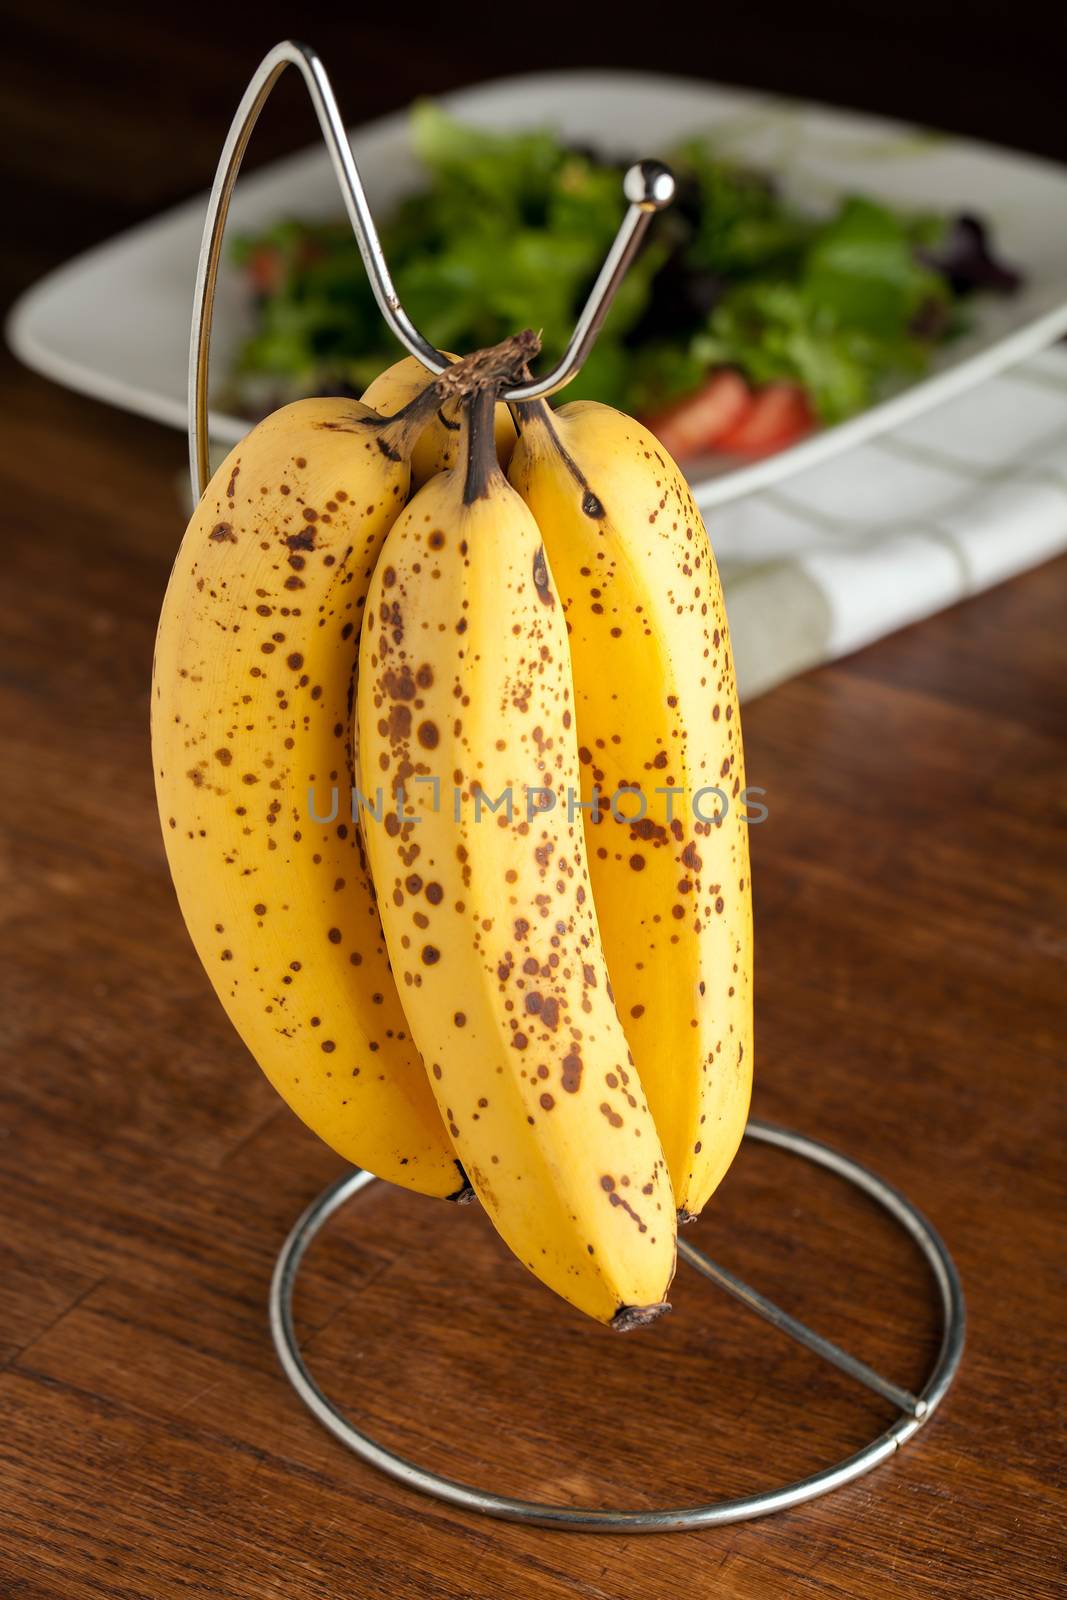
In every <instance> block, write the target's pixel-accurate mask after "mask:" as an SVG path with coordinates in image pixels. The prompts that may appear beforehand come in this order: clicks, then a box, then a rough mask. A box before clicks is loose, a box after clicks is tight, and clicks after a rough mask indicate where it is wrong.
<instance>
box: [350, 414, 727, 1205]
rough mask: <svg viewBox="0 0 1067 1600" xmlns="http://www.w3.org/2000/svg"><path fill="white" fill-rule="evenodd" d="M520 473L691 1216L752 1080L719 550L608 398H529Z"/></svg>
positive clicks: (640, 432)
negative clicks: (557, 612) (565, 651)
mask: <svg viewBox="0 0 1067 1600" xmlns="http://www.w3.org/2000/svg"><path fill="white" fill-rule="evenodd" d="M510 476H511V481H512V483H513V484H514V486H515V488H516V489H517V490H518V491H519V493H520V494H521V495H522V497H523V499H524V500H525V501H526V503H527V505H528V506H529V507H530V510H531V511H532V512H533V514H534V517H535V518H536V520H537V523H538V526H539V527H540V529H541V532H542V534H543V536H544V541H545V550H546V553H547V556H548V560H549V564H550V566H551V568H552V572H553V574H554V576H555V580H556V583H557V585H558V589H559V593H560V596H561V598H562V602H563V609H564V612H565V614H566V618H567V627H568V630H569V633H570V648H571V659H572V663H573V671H574V689H575V717H576V721H577V733H578V742H579V745H580V747H581V760H582V798H583V800H584V801H587V802H588V801H589V800H590V799H591V797H592V791H593V789H594V787H597V788H598V789H599V790H600V792H601V795H602V797H603V803H602V807H601V809H600V813H599V815H600V820H599V821H598V822H594V821H593V820H592V814H591V813H586V817H585V832H586V842H587V853H588V856H589V866H590V875H591V878H592V883H593V894H594V898H595V901H596V908H597V913H598V915H599V918H600V923H601V927H602V928H603V930H604V949H605V953H606V956H607V962H608V969H609V971H610V972H611V977H612V983H613V985H614V988H615V998H616V1001H617V1003H618V1006H619V1014H620V1016H621V1017H622V1020H623V1025H624V1027H625V1029H626V1033H627V1036H628V1038H629V1041H630V1045H631V1047H632V1049H633V1053H634V1059H635V1061H636V1062H637V1068H638V1072H639V1073H640V1076H641V1082H642V1084H643V1086H644V1090H645V1093H646V1095H647V1096H648V1101H649V1105H650V1106H651V1108H652V1112H653V1115H654V1117H655V1120H656V1126H657V1128H658V1130H659V1134H660V1138H661V1140H662V1141H663V1148H664V1152H665V1154H666V1157H667V1164H668V1167H669V1169H670V1175H671V1181H672V1184H673V1187H674V1194H675V1199H676V1202H677V1205H678V1208H679V1216H680V1219H681V1220H683V1221H684V1220H688V1218H689V1217H691V1216H695V1215H696V1214H697V1213H699V1211H700V1210H701V1207H702V1206H703V1205H704V1204H705V1202H706V1201H707V1199H708V1197H709V1196H710V1195H711V1193H712V1192H713V1190H714V1189H715V1187H716V1185H717V1184H718V1183H719V1181H720V1179H721V1178H722V1177H723V1175H724V1173H725V1172H726V1170H727V1168H728V1167H729V1165H730V1162H731V1161H732V1159H733V1156H734V1154H735V1152H736V1150H737V1147H738V1144H739V1143H740V1140H741V1136H742V1133H743V1132H744V1126H745V1121H746V1118H747V1115H748V1105H749V1098H750V1093H751V1083H752V911H751V890H750V879H749V860H748V838H747V825H746V823H745V822H744V820H743V819H742V810H743V798H742V791H743V790H744V786H745V776H744V757H743V753H742V748H741V724H740V718H739V715H738V704H737V692H736V686H735V680H734V670H733V661H732V657H731V652H730V638H729V633H728V630H727V626H726V614H725V611H724V609H723V599H722V590H721V587H720V584H719V577H718V572H717V569H716V565H715V558H714V556H713V554H712V551H711V548H710V546H709V544H708V539H707V535H706V533H705V530H704V524H703V522H702V521H701V518H700V513H699V512H698V511H697V508H696V506H695V505H694V503H693V500H692V497H691V495H690V493H689V489H688V486H687V484H686V482H685V479H684V478H683V477H682V475H681V473H680V472H679V471H678V469H677V467H676V466H675V464H674V462H673V461H672V460H671V459H670V457H669V456H668V455H667V453H666V451H665V450H664V449H663V447H662V445H660V444H659V443H658V441H657V440H656V439H655V438H654V437H653V436H652V435H651V434H650V433H648V432H647V431H646V429H644V428H642V427H641V426H640V425H639V424H638V423H636V422H633V421H632V420H631V419H630V418H629V417H626V416H623V415H621V414H620V413H619V412H617V411H613V410H612V409H611V408H610V407H608V406H603V405H599V404H596V403H594V402H591V401H577V402H575V403H573V404H571V405H566V406H563V407H562V409H561V410H560V411H558V412H556V413H550V412H549V411H548V409H547V408H546V407H545V406H544V404H543V403H538V404H536V405H533V406H528V407H524V408H523V412H522V417H521V430H520V438H519V442H518V444H517V446H516V448H515V453H514V455H513V457H512V462H511V472H510ZM375 636H377V634H376V635H375ZM624 787H628V788H630V789H631V790H633V791H635V792H634V793H631V794H626V795H623V794H620V793H618V791H620V790H621V789H622V788H624ZM667 790H674V791H675V792H674V793H673V794H670V793H666V792H664V791H667ZM715 790H718V791H720V793H719V794H716V793H714V792H713V791H715ZM702 791H703V792H702ZM613 795H616V796H617V800H616V804H615V806H614V808H609V804H608V802H609V800H610V799H611V797H612V796H613ZM724 810H725V816H723V817H722V820H721V821H719V822H714V821H711V820H707V819H709V818H712V817H714V816H715V815H716V814H717V813H720V812H722V811H724Z"/></svg>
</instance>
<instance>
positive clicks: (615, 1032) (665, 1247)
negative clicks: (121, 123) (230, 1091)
mask: <svg viewBox="0 0 1067 1600" xmlns="http://www.w3.org/2000/svg"><path fill="white" fill-rule="evenodd" d="M517 377H518V373H517V372H516V373H515V374H514V375H513V376H511V377H510V378H509V379H508V381H515V380H516V379H517ZM491 419H492V395H491V393H489V392H487V393H484V394H482V395H481V396H479V397H478V398H476V399H475V400H474V402H473V405H472V410H471V420H470V426H469V434H468V443H467V447H466V450H465V458H464V460H463V462H462V464H461V467H460V468H458V469H454V470H452V471H448V472H444V473H441V474H439V475H437V476H436V477H434V478H432V479H431V480H430V481H429V483H428V484H427V485H426V486H425V487H424V488H423V489H421V490H420V491H419V493H418V494H417V495H416V496H415V497H414V498H413V499H412V501H411V503H410V504H409V506H408V507H407V509H406V511H404V512H403V513H402V514H401V516H400V517H399V518H398V520H397V522H396V523H395V525H394V527H393V529H392V531H391V533H390V535H389V537H388V539H387V540H386V543H385V548H384V550H383V552H382V556H381V560H380V561H379V563H378V566H377V568H376V570H375V574H374V578H373V580H372V583H371V589H370V594H369V596H368V601H367V617H366V623H365V625H364V629H363V638H362V642H361V648H360V673H359V694H358V717H359V739H358V745H359V752H360V771H361V775H362V783H361V788H362V791H363V794H364V796H365V799H366V803H367V805H368V806H373V807H375V808H377V806H378V797H377V793H376V791H377V789H378V786H382V788H383V790H384V793H383V796H382V800H381V820H380V821H379V820H377V815H376V814H373V815H372V814H368V815H367V817H366V820H365V832H366V840H367V846H368V852H369V856H370V861H371V866H372V869H373V874H374V880H375V883H376V884H377V886H378V891H379V903H380V905H381V911H382V922H383V926H384V929H385V937H386V942H387V944H388V948H389V953H390V956H391V958H392V963H393V970H394V972H395V974H396V976H397V981H398V986H399V989H400V993H401V995H402V997H403V1001H404V1008H405V1011H406V1014H407V1017H408V1020H409V1023H410V1025H411V1030H412V1034H413V1036H414V1038H415V1040H416V1042H417V1044H418V1045H419V1048H420V1050H421V1052H422V1054H423V1057H424V1059H425V1061H426V1063H427V1066H428V1067H429V1069H430V1075H431V1082H432V1085H433V1089H434V1093H435V1094H436V1096H437V1099H438V1103H439V1105H440V1106H441V1108H442V1110H443V1111H444V1114H445V1118H446V1120H447V1123H448V1126H449V1132H450V1134H451V1136H452V1139H453V1142H454V1144H455V1147H456V1150H457V1153H458V1154H459V1156H460V1159H461V1160H462V1162H463V1165H464V1169H465V1170H466V1171H467V1173H468V1174H469V1176H470V1179H471V1182H472V1183H473V1185H474V1187H475V1190H476V1192H477V1193H478V1195H479V1197H480V1199H481V1200H482V1203H483V1205H484V1206H485V1209H486V1211H487V1212H488V1214H489V1216H490V1218H491V1220H492V1221H493V1223H494V1225H495V1226H496V1227H497V1229H498V1230H499V1232H500V1233H501V1235H502V1236H503V1238H504V1239H505V1240H506V1242H507V1243H508V1244H509V1245H510V1247H511V1248H512V1250H514V1251H515V1253H516V1254H517V1255H518V1257H519V1259H520V1260H522V1261H523V1262H524V1263H525V1264H526V1266H527V1267H529V1269H530V1270H531V1271H532V1272H534V1273H535V1274H536V1275H537V1276H538V1277H539V1278H541V1279H542V1280H543V1281H544V1282H545V1283H546V1284H548V1285H549V1286H550V1287H551V1288H552V1289H554V1290H555V1291H556V1292H557V1293H559V1294H560V1295H562V1296H563V1297H564V1298H565V1299H567V1300H569V1301H571V1302H572V1303H573V1304H574V1305H576V1306H578V1307H579V1308H580V1309H581V1310H583V1311H585V1312H587V1313H588V1314H589V1315H590V1316H593V1317H595V1318H597V1319H599V1320H600V1321H602V1322H606V1323H611V1324H612V1325H613V1326H615V1327H617V1328H626V1327H629V1326H634V1325H637V1324H638V1323H641V1322H645V1321H649V1320H651V1319H652V1318H653V1317H654V1316H656V1315H657V1314H658V1313H659V1312H660V1311H661V1310H662V1309H663V1300H664V1296H665V1294H666V1290H667V1287H668V1285H669V1283H670V1280H671V1276H672V1273H673V1268H674V1232H675V1219H674V1203H673V1198H672V1195H671V1191H670V1185H669V1182H668V1179H667V1172H666V1168H665V1165H664V1162H663V1156H662V1153H661V1150H660V1144H659V1140H658V1138H657V1135H656V1129H655V1126H654V1124H653V1122H652V1118H651V1116H650V1115H649V1112H648V1108H647V1105H646V1103H645V1099H644V1096H643V1094H642V1091H641V1086H640V1083H639V1080H638V1076H637V1073H636V1072H635V1071H634V1068H633V1061H632V1058H631V1056H630V1054H629V1051H628V1048H627V1043H626V1039H625V1037H624V1034H623V1030H622V1027H621V1025H620V1023H619V1019H618V1016H617V1014H616V1011H615V1007H614V1004H613V1003H612V998H611V988H610V985H609V982H608V974H607V969H606V966H605V962H604V957H603V951H602V947H601V939H600V931H599V929H598V926H597V917H596V912H595V910H594V907H593V898H592V894H591V892H590V886H589V878H588V872H587V866H586V861H585V854H584V849H583V839H582V828H581V823H580V821H579V820H578V818H577V816H573V817H572V818H568V811H567V791H568V788H569V787H570V788H572V789H573V791H574V792H575V796H576V794H577V789H578V784H579V775H578V754H577V746H576V741H575V731H574V727H573V715H572V699H571V681H570V663H569V659H568V653H567V637H566V629H565V625H564V620H563V613H562V609H561V607H560V605H559V603H558V601H557V598H556V592H555V587H554V584H553V580H552V576H551V573H550V571H549V568H548V565H547V563H546V561H545V556H544V551H543V548H542V542H541V535H540V532H539V530H538V527H537V524H536V523H535V521H534V519H533V517H532V516H531V515H530V513H529V511H528V510H527V508H526V507H525V506H524V505H523V503H522V501H521V500H520V499H519V497H518V495H516V494H515V493H514V491H513V490H512V489H511V488H509V486H508V484H507V481H506V480H505V479H504V477H503V475H502V474H501V473H500V471H499V468H498V466H497V463H496V460H495V456H494V453H493V439H492V432H491V429H492V420H491ZM509 794H510V797H511V812H510V815H509V810H508V806H507V804H506V803H505V801H503V800H502V799H501V797H502V796H507V795H509ZM494 806H496V807H497V808H498V809H496V810H495V811H494V810H493V809H492V807H494ZM401 819H404V820H401Z"/></svg>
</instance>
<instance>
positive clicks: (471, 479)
mask: <svg viewBox="0 0 1067 1600" xmlns="http://www.w3.org/2000/svg"><path fill="white" fill-rule="evenodd" d="M496 396H497V391H496V390H495V389H476V390H475V391H474V393H473V394H472V395H471V396H470V398H469V399H468V401H467V437H466V461H465V463H464V472H463V504H464V505H465V506H469V505H473V504H474V502H475V500H483V499H484V498H485V497H486V495H488V493H489V491H490V488H491V487H492V484H493V480H494V478H500V477H502V476H503V474H502V473H501V471H500V462H499V461H498V460H497V454H496V432H495V429H494V426H493V422H494V418H495V415H496Z"/></svg>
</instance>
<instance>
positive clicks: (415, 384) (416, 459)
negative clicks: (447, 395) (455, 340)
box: [363, 350, 515, 487]
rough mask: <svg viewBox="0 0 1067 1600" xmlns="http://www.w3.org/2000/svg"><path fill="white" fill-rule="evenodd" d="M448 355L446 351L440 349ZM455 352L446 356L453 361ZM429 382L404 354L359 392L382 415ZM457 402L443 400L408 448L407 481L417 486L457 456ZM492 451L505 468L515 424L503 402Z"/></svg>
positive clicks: (399, 406) (421, 368)
mask: <svg viewBox="0 0 1067 1600" xmlns="http://www.w3.org/2000/svg"><path fill="white" fill-rule="evenodd" d="M444 354H445V355H448V351H447V350H446V351H445V352H444ZM458 359H459V358H458V357H457V356H449V360H450V361H456V360H458ZM429 382H430V373H429V372H428V371H427V369H426V368H425V367H424V366H423V364H422V362H421V361H417V360H416V359H415V357H414V356H406V357H405V358H404V360H403V361H397V362H396V363H395V364H394V365H393V366H391V367H387V368H386V370H385V371H384V372H382V373H380V374H379V375H378V377H377V378H375V380H374V382H373V383H372V384H371V386H370V388H369V389H368V390H367V391H366V392H365V394H364V396H363V404H364V405H366V406H373V407H374V410H375V411H380V412H381V414H382V416H383V417H384V416H392V414H393V413H394V412H395V411H400V410H401V409H402V408H403V407H404V406H406V405H408V404H409V402H410V401H412V400H414V399H415V397H416V395H419V394H422V392H423V391H424V390H425V388H426V385H427V384H428V383H429ZM460 426H461V424H460V404H459V402H458V400H445V401H444V402H443V403H442V404H441V405H439V406H438V407H437V408H436V410H435V411H434V412H433V413H432V414H431V416H430V419H429V421H428V422H427V424H426V426H425V428H424V429H423V431H422V433H421V434H420V435H419V437H418V439H417V440H416V441H415V448H414V449H413V450H412V452H411V481H412V483H413V484H414V485H415V486H416V487H419V486H420V485H421V484H424V483H425V482H426V480H427V479H428V478H432V477H433V475H434V473H435V472H444V471H445V470H446V469H447V468H448V467H454V466H455V465H456V462H457V460H458V457H459V435H460ZM494 431H495V434H496V453H497V459H498V460H499V462H500V465H501V466H502V467H503V468H504V469H505V471H506V470H507V465H508V462H509V461H510V459H511V452H512V450H514V448H515V424H514V423H513V422H512V420H511V412H510V411H509V410H508V408H507V406H505V405H498V406H497V408H496V413H495V417H494Z"/></svg>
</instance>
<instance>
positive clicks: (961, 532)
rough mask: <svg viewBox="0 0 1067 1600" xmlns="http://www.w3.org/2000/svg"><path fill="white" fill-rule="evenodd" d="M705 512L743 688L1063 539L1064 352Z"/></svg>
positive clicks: (972, 590)
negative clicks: (775, 485) (774, 485)
mask: <svg viewBox="0 0 1067 1600" xmlns="http://www.w3.org/2000/svg"><path fill="white" fill-rule="evenodd" d="M707 521H708V531H709V533H710V535H711V541H712V544H713V546H714V548H715V553H716V555H717V557H718V560H719V566H720V570H721V572H722V578H723V585H724V588H725V591H726V605H727V611H728V613H729V618H730V632H731V636H732V638H733V646H734V655H735V657H736V660H737V670H738V679H739V682H740V688H741V694H742V696H743V697H745V698H748V699H751V698H753V697H754V696H755V695H758V694H762V693H763V692H764V691H765V690H767V689H770V688H772V687H773V686H774V685H775V684H778V683H781V682H783V681H784V680H785V679H786V678H790V677H793V676H794V675H795V674H796V673H798V672H803V671H804V670H806V669H807V668H808V667H812V666H815V665H816V664H817V663H819V662H822V661H832V660H834V659H836V658H837V657H839V656H843V655H847V654H848V653H849V652H850V651H852V650H857V649H859V648H860V647H861V646H863V645H866V644H870V643H871V642H872V641H873V640H875V639H879V638H882V637H883V636H884V635H885V634H887V633H892V632H893V631H894V630H895V629H897V628H903V627H906V626H907V624H908V623H911V622H915V621H917V620H918V619H919V618H920V617H926V616H930V615H931V614H932V613H933V612H935V611H940V610H942V609H943V608H944V607H945V606H950V605H952V604H954V603H955V602H956V601H957V600H961V599H963V598H965V597H966V596H967V595H972V594H976V593H978V592H979V591H980V590H982V589H988V588H991V587H992V585H993V584H996V583H1000V582H1001V581H1002V580H1003V579H1005V578H1010V577H1012V576H1014V574H1015V573H1018V572H1022V571H1023V570H1025V569H1026V568H1027V567H1033V566H1036V565H1037V564H1038V563H1039V562H1042V561H1047V560H1048V559H1049V558H1050V557H1051V556H1054V555H1056V554H1058V553H1059V552H1060V551H1062V550H1065V549H1067V349H1065V348H1064V347H1063V346H1058V347H1055V348H1053V349H1051V350H1048V351H1045V352H1044V353H1043V354H1042V355H1039V356H1036V357H1034V358H1033V359H1031V360H1029V361H1027V362H1025V363H1023V364H1021V365H1020V366H1018V367H1014V368H1012V369H1011V370H1010V371H1008V372H1005V373H1003V374H1001V376H999V377H997V378H993V379H990V380H989V381H988V382H986V383H983V384H981V385H980V386H979V387H978V388H975V389H972V390H970V391H969V392H968V393H967V394H965V395H963V396H962V397H961V398H959V399H956V400H951V401H948V402H947V403H946V404H944V405H941V406H938V407H937V408H936V410H933V411H927V412H926V413H925V414H924V415H923V416H921V417H918V418H916V419H915V420H914V421H912V422H908V423H905V424H904V426H902V427H899V428H896V429H894V430H893V431H892V432H890V433H886V434H883V435H881V436H880V437H879V438H878V439H876V440H874V441H873V442H871V443H869V444H862V445H858V446H857V447H856V448H855V449H852V450H848V451H846V452H845V453H844V454H842V455H840V456H838V457H836V458H835V459H834V460H832V461H829V462H825V463H823V464H821V465H819V466H816V467H812V468H809V469H808V470H807V471H804V472H801V473H797V474H796V476H795V477H791V478H789V479H787V480H786V481H785V482H784V483H783V484H782V485H781V486H780V487H778V488H774V489H766V490H762V491H760V492H759V493H756V494H752V495H749V496H747V497H746V498H745V499H743V500H737V501H733V502H731V503H730V504H728V505H725V506H721V507H717V508H715V507H713V508H712V509H711V510H709V512H708V515H707Z"/></svg>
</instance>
